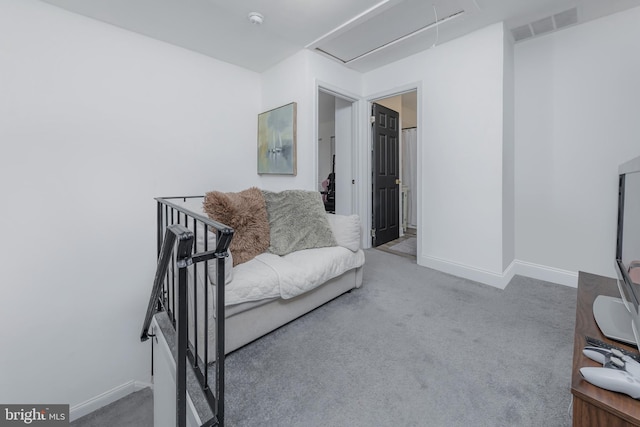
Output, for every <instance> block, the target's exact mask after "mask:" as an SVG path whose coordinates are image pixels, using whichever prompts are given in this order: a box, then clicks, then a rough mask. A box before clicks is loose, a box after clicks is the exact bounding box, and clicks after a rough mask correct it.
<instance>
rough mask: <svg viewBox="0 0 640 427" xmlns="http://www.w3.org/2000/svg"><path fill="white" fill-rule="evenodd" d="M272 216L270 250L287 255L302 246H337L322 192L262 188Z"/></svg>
mask: <svg viewBox="0 0 640 427" xmlns="http://www.w3.org/2000/svg"><path fill="white" fill-rule="evenodd" d="M262 194H264V200H265V202H266V205H267V216H268V217H269V235H270V244H269V249H268V251H269V252H271V253H274V254H276V255H286V254H288V253H291V252H295V251H299V250H301V249H311V248H323V247H327V246H337V243H336V240H335V238H334V237H333V231H331V226H330V225H329V221H328V220H327V213H326V211H325V210H324V205H323V204H322V199H321V196H320V193H319V192H316V191H305V190H285V191H282V192H279V193H274V192H271V191H266V190H262Z"/></svg>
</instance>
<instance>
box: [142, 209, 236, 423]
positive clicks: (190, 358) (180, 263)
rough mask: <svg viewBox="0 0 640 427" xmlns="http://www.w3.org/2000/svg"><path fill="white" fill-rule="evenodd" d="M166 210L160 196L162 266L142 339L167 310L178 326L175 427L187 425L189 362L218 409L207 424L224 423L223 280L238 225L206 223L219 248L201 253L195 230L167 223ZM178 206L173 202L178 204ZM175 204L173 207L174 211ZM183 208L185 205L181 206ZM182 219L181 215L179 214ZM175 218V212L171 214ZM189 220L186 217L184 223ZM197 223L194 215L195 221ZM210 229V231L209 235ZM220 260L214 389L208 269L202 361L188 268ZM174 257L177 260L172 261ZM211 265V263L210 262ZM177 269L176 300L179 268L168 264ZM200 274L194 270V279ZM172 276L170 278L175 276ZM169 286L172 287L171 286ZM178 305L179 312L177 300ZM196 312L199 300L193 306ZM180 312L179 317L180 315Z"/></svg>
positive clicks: (159, 255)
mask: <svg viewBox="0 0 640 427" xmlns="http://www.w3.org/2000/svg"><path fill="white" fill-rule="evenodd" d="M163 205H164V207H165V209H167V205H169V206H171V205H172V204H171V203H170V202H167V201H165V200H162V199H158V229H159V238H158V245H159V254H158V257H159V259H158V266H157V269H156V273H155V278H154V282H153V288H152V292H151V296H150V298H149V304H148V306H147V312H146V315H145V319H144V323H143V326H142V332H141V335H140V340H141V341H146V340H147V339H148V338H149V336H150V335H149V328H150V326H151V320H152V318H153V316H154V315H155V314H156V313H157V312H158V311H162V310H166V311H167V312H168V314H170V317H171V318H172V321H173V322H172V323H173V326H174V328H175V329H176V334H177V338H178V339H177V342H178V346H177V360H176V426H178V427H183V426H186V420H187V413H186V407H187V363H189V365H190V368H191V369H192V370H193V373H194V374H195V377H196V378H197V380H198V382H199V383H200V388H201V389H202V391H203V393H204V395H205V397H206V400H207V402H208V404H209V406H210V408H211V411H212V412H213V414H214V416H213V418H212V419H210V420H208V421H206V422H205V423H204V424H203V426H218V427H223V426H224V357H225V351H224V341H225V338H224V319H225V316H224V283H225V257H226V256H227V250H228V248H229V244H230V243H231V239H232V238H233V229H231V228H230V227H227V226H225V225H224V224H220V223H217V222H215V221H211V220H207V225H208V226H211V227H212V228H214V229H215V230H217V240H216V248H215V249H214V250H206V249H207V248H206V243H205V251H204V252H201V253H197V254H193V247H194V233H193V232H192V231H190V230H189V229H188V228H187V227H185V225H182V224H180V223H179V222H180V221H179V220H178V223H177V224H173V223H172V224H171V225H169V224H168V223H167V222H168V221H166V222H165V221H163V218H164V217H163V215H162V207H163ZM176 207H177V206H175V205H174V206H173V208H176ZM173 208H172V209H173ZM178 209H180V208H178ZM178 218H180V213H178ZM171 219H172V221H171V222H173V211H172V214H171ZM186 222H187V219H186V215H185V223H186ZM194 223H195V219H194ZM162 228H164V229H165V233H164V239H162V238H161V237H160V236H161V234H160V230H161V229H162ZM206 233H207V231H205V235H206ZM176 242H177V249H176V251H175V261H173V260H174V248H175V246H176ZM214 259H215V261H214V262H216V263H217V264H216V282H215V283H219V284H222V286H215V289H216V293H215V296H216V303H215V310H216V313H215V331H214V334H215V335H214V336H215V358H214V366H215V385H214V389H213V390H212V389H211V387H210V385H209V380H208V377H209V375H208V369H209V364H208V363H207V362H208V360H209V357H208V347H209V346H208V341H207V339H208V338H207V336H208V332H207V331H208V323H207V320H206V319H209V316H208V312H207V311H208V301H207V299H206V295H207V294H208V293H207V292H206V286H207V284H206V269H205V283H202V286H205V292H204V295H205V303H204V310H205V313H204V319H205V325H203V328H204V330H205V344H204V362H203V361H202V360H200V358H199V355H198V354H199V353H198V348H197V341H198V338H197V336H198V334H197V328H198V326H197V315H196V314H194V317H193V318H194V329H196V333H195V334H194V336H195V337H196V338H195V339H194V343H193V346H194V348H192V345H191V344H190V343H189V320H188V319H189V312H188V286H189V281H188V274H187V269H188V268H189V267H191V266H193V268H195V264H197V263H200V262H205V261H209V260H214ZM172 261H173V262H172ZM205 264H206V263H205ZM170 266H171V268H172V269H177V298H176V295H175V293H176V289H175V287H176V283H175V277H176V274H175V273H176V271H172V272H171V273H173V274H169V267H170ZM195 276H196V275H195V274H194V277H195ZM170 278H171V280H170ZM192 286H193V290H194V298H196V296H195V295H196V290H195V287H196V286H198V283H197V281H195V280H194V283H193V284H192ZM169 288H170V289H169ZM176 302H177V304H178V307H177V310H176V307H175V303H176ZM194 307H196V308H195V310H197V304H195V305H194ZM176 311H177V321H176V319H175V314H176Z"/></svg>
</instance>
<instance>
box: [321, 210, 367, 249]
mask: <svg viewBox="0 0 640 427" xmlns="http://www.w3.org/2000/svg"><path fill="white" fill-rule="evenodd" d="M327 219H328V220H329V225H330V226H331V230H332V231H333V237H335V239H336V243H337V244H338V246H342V247H343V248H347V249H349V250H350V251H352V252H355V251H357V250H358V249H360V217H359V216H358V215H338V214H327Z"/></svg>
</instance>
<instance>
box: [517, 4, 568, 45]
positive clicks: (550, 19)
mask: <svg viewBox="0 0 640 427" xmlns="http://www.w3.org/2000/svg"><path fill="white" fill-rule="evenodd" d="M577 23H578V9H577V8H575V7H574V8H572V9H567V10H565V11H563V12H560V13H556V14H555V15H551V16H547V17H545V18H542V19H537V20H535V21H533V22H530V23H528V24H525V25H521V26H519V27H516V28H513V29H511V34H512V35H513V38H514V40H515V41H516V42H518V41H520V40H524V39H528V38H530V37H534V36H538V35H540V34H545V33H550V32H552V31H557V30H559V29H561V28H564V27H568V26H570V25H574V24H577Z"/></svg>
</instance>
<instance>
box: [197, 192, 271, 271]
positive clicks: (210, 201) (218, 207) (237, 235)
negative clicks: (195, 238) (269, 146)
mask: <svg viewBox="0 0 640 427" xmlns="http://www.w3.org/2000/svg"><path fill="white" fill-rule="evenodd" d="M203 209H204V211H205V212H206V213H207V215H209V217H210V218H211V219H213V220H215V221H218V222H221V223H223V224H225V225H227V226H229V227H231V228H233V230H234V234H233V239H232V240H231V245H230V246H229V249H230V250H231V252H232V253H233V265H234V266H236V265H238V264H242V263H244V262H247V261H249V260H251V259H253V258H254V257H255V256H256V255H259V254H261V253H263V252H264V251H266V250H267V248H268V247H269V221H268V219H267V210H266V205H265V200H264V196H263V195H262V192H261V191H260V190H259V189H258V188H256V187H251V188H249V189H246V190H243V191H240V192H239V193H222V192H220V191H211V192H209V193H207V194H206V195H205V196H204V203H203Z"/></svg>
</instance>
